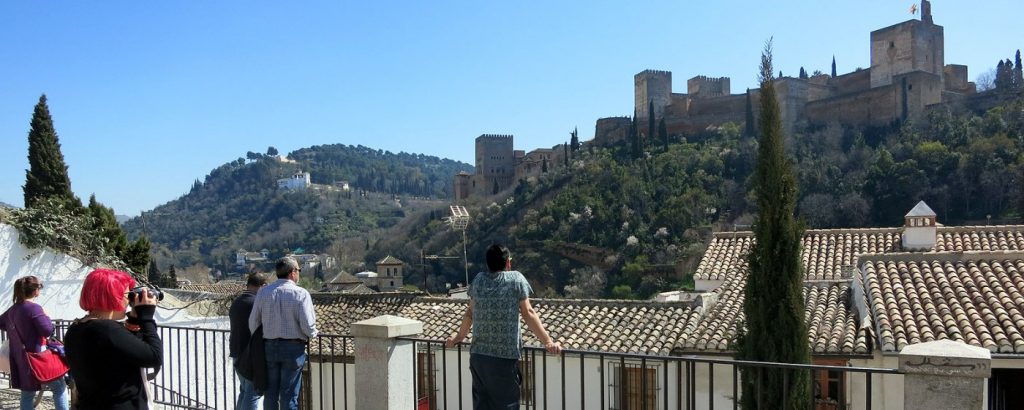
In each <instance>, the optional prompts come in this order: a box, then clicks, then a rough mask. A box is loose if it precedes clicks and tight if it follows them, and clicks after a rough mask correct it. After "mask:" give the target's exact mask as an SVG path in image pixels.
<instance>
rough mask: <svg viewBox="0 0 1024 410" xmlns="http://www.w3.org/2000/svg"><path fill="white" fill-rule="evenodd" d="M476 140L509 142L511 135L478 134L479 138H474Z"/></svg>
mask: <svg viewBox="0 0 1024 410" xmlns="http://www.w3.org/2000/svg"><path fill="white" fill-rule="evenodd" d="M476 139H477V140H481V139H485V140H510V139H512V135H507V134H480V136H479V137H476Z"/></svg>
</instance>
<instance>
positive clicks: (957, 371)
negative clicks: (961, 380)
mask: <svg viewBox="0 0 1024 410" xmlns="http://www.w3.org/2000/svg"><path fill="white" fill-rule="evenodd" d="M900 371H902V372H904V373H908V374H926V375H936V376H950V377H978V378H984V377H991V376H992V353H991V352H989V351H988V349H983V348H980V347H977V346H971V345H968V344H965V343H961V342H955V341H952V340H936V341H934V342H927V343H918V344H913V345H909V346H906V347H904V348H903V350H902V351H900Z"/></svg>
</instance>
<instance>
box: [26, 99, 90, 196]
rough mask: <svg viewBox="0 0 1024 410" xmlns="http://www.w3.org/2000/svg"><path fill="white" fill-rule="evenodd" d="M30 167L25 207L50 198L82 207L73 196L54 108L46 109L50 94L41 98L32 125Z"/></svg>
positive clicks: (29, 144)
mask: <svg viewBox="0 0 1024 410" xmlns="http://www.w3.org/2000/svg"><path fill="white" fill-rule="evenodd" d="M28 166H29V169H28V170H26V171H25V185H24V186H23V187H22V189H23V191H24V193H25V207H26V208H32V207H35V206H37V205H39V204H41V202H42V201H43V200H44V199H46V198H55V199H57V200H59V201H61V202H65V203H67V204H68V205H69V206H70V207H71V208H72V209H79V208H81V207H82V203H81V201H79V200H78V198H76V197H75V194H74V193H72V192H71V179H70V178H68V166H67V165H65V164H64V154H62V153H61V152H60V141H59V140H58V139H57V131H56V130H54V128H53V118H51V117H50V107H48V106H47V105H46V94H43V95H42V96H40V97H39V103H37V104H36V107H35V111H34V112H33V113H32V124H31V128H30V129H29V132H28Z"/></svg>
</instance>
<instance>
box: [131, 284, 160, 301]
mask: <svg viewBox="0 0 1024 410" xmlns="http://www.w3.org/2000/svg"><path fill="white" fill-rule="evenodd" d="M143 289H146V290H148V291H149V294H150V295H153V297H155V298H156V300H157V301H161V300H164V293H163V292H161V291H160V289H156V288H149V287H146V286H136V287H134V288H132V290H129V291H128V303H129V304H132V305H134V304H135V300H136V299H137V298H138V297H139V295H141V294H142V290H143Z"/></svg>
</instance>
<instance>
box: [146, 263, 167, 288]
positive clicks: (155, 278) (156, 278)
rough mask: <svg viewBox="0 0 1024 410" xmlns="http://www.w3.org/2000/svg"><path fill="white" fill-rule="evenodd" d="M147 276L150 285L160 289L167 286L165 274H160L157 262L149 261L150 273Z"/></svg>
mask: <svg viewBox="0 0 1024 410" xmlns="http://www.w3.org/2000/svg"><path fill="white" fill-rule="evenodd" d="M147 276H148V278H147V279H148V280H149V283H151V284H154V285H156V286H160V287H164V286H167V285H166V284H165V282H166V281H165V280H164V277H163V274H161V273H160V267H159V266H157V264H156V261H155V260H151V261H149V272H148V275H147Z"/></svg>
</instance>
